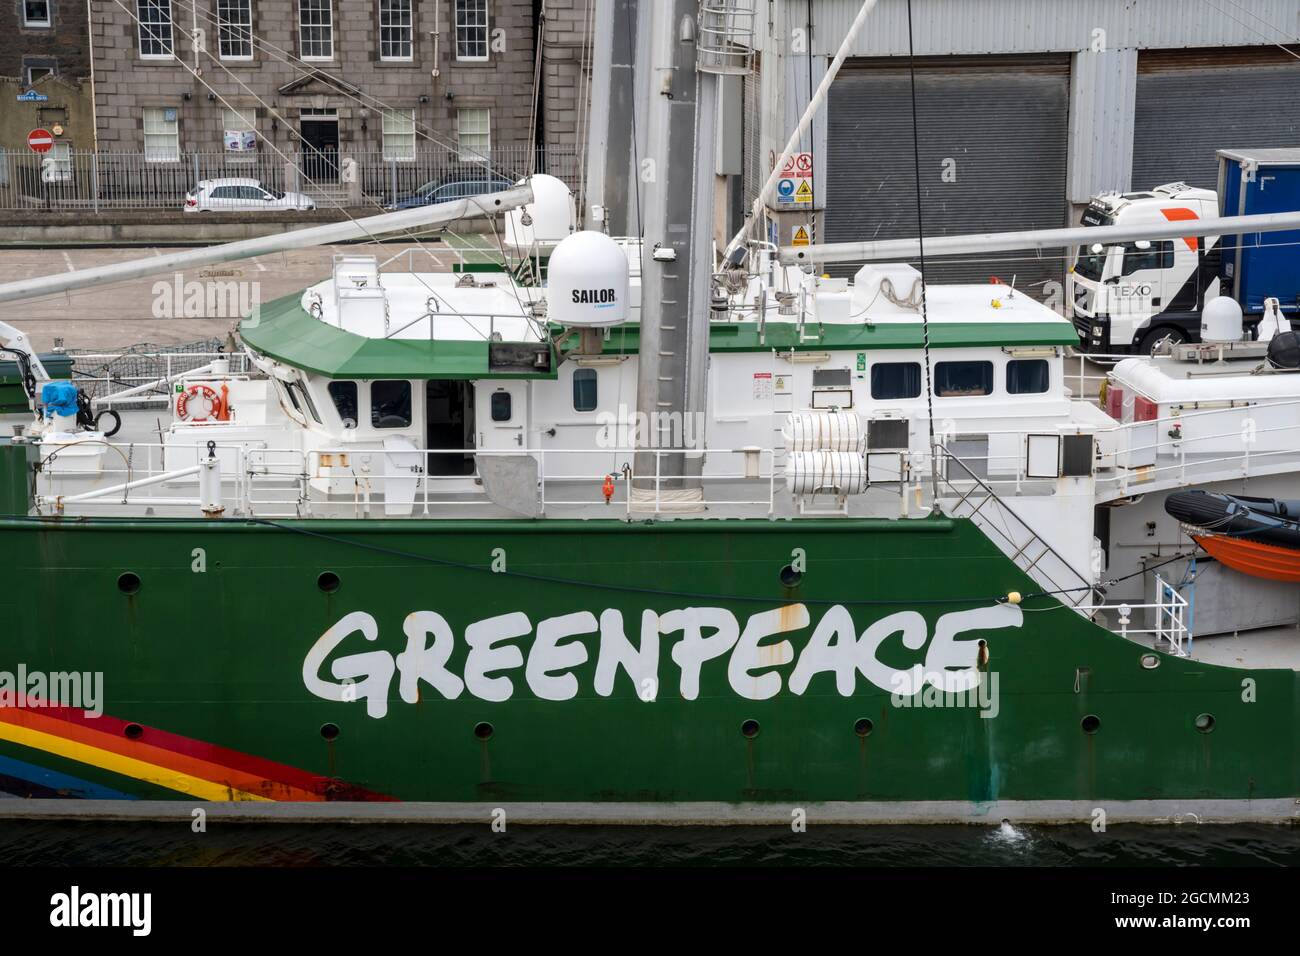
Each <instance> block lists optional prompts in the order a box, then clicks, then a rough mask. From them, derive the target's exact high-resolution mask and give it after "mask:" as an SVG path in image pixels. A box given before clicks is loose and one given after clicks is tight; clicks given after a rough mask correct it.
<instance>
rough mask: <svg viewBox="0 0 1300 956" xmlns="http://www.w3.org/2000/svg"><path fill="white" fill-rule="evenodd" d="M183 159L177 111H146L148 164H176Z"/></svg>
mask: <svg viewBox="0 0 1300 956" xmlns="http://www.w3.org/2000/svg"><path fill="white" fill-rule="evenodd" d="M180 158H181V147H180V124H179V123H178V122H177V119H176V110H174V109H171V108H166V107H158V108H154V107H149V108H146V109H145V111H144V159H145V162H147V163H175V162H179V161H180Z"/></svg>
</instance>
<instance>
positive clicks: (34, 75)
mask: <svg viewBox="0 0 1300 956" xmlns="http://www.w3.org/2000/svg"><path fill="white" fill-rule="evenodd" d="M55 72H57V71H56V69H55V67H53V66H51V65H49V63H48V62H47V63H42V64H40V65H37V64H35V63H33V64H23V82H24V84H25V85H26V86H27V87H28V88H29V89H30V88H31V87H32V86H33V85H34V84H35V83H36V81H37V80H39V79H41V78H42V77H46V76H53V75H54V74H55Z"/></svg>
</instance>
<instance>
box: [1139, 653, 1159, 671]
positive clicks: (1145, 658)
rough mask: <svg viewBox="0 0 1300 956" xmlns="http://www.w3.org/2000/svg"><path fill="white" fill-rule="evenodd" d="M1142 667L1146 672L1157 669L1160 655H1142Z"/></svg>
mask: <svg viewBox="0 0 1300 956" xmlns="http://www.w3.org/2000/svg"><path fill="white" fill-rule="evenodd" d="M1142 666H1143V667H1144V668H1146V669H1147V670H1149V671H1153V670H1155V669H1156V668H1157V667H1159V666H1160V655H1159V654H1143V655H1142Z"/></svg>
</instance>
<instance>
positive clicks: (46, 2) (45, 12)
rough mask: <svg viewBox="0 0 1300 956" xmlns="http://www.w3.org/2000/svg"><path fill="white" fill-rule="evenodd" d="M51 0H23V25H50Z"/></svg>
mask: <svg viewBox="0 0 1300 956" xmlns="http://www.w3.org/2000/svg"><path fill="white" fill-rule="evenodd" d="M50 19H51V18H50V0H23V26H28V27H48V26H49V25H50Z"/></svg>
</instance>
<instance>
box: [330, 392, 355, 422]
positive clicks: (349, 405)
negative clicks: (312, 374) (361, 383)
mask: <svg viewBox="0 0 1300 956" xmlns="http://www.w3.org/2000/svg"><path fill="white" fill-rule="evenodd" d="M327 391H328V392H329V394H330V399H331V400H332V401H333V402H334V410H335V411H336V412H338V413H339V418H340V419H341V420H342V422H343V427H344V428H356V427H357V383H356V382H330V383H329V386H328V389H327Z"/></svg>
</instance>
